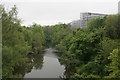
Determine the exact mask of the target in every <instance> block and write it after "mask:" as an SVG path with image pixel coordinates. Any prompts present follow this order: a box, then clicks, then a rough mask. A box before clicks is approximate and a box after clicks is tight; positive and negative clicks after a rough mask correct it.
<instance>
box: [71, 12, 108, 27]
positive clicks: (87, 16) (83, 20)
mask: <svg viewBox="0 0 120 80" xmlns="http://www.w3.org/2000/svg"><path fill="white" fill-rule="evenodd" d="M105 16H107V15H106V14H99V13H90V12H85V13H81V14H80V19H79V20H76V21H72V22H71V27H72V28H83V27H87V23H88V21H89V20H91V19H95V18H103V17H105Z"/></svg>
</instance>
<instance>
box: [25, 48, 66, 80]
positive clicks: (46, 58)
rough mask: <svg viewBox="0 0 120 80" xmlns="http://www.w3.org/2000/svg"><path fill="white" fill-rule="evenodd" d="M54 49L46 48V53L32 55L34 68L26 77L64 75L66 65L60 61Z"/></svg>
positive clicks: (55, 76)
mask: <svg viewBox="0 0 120 80" xmlns="http://www.w3.org/2000/svg"><path fill="white" fill-rule="evenodd" d="M53 51H54V49H52V48H48V49H45V53H44V54H37V55H32V56H30V58H31V62H32V63H33V68H32V70H31V72H29V73H26V74H25V76H24V78H59V77H60V76H63V75H64V69H65V67H64V66H63V65H61V64H60V63H59V60H58V56H57V55H55V54H54V53H53Z"/></svg>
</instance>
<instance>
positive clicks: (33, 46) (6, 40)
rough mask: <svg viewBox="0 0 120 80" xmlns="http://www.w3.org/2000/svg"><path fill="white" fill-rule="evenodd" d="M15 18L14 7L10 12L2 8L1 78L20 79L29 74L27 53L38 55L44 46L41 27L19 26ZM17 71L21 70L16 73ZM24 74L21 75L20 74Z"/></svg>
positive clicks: (15, 11) (35, 25) (29, 64)
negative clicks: (26, 73)
mask: <svg viewBox="0 0 120 80" xmlns="http://www.w3.org/2000/svg"><path fill="white" fill-rule="evenodd" d="M20 24H21V21H20V19H18V18H17V10H16V6H14V7H13V8H12V9H11V10H10V11H5V9H4V8H2V39H3V41H2V45H3V46H2V54H3V56H2V57H3V58H2V59H3V60H2V61H3V68H2V70H3V74H2V76H3V78H21V77H23V76H24V74H25V72H29V67H30V66H31V65H32V64H31V62H30V61H29V59H28V57H27V55H28V53H31V54H35V53H39V52H40V51H41V50H42V49H43V45H44V43H45V42H44V39H45V38H44V33H43V30H42V27H41V26H40V25H37V24H33V25H32V26H31V27H29V28H28V27H24V26H21V25H20ZM18 70H22V71H23V72H22V71H20V72H18ZM21 72H22V73H24V74H23V75H22V74H21Z"/></svg>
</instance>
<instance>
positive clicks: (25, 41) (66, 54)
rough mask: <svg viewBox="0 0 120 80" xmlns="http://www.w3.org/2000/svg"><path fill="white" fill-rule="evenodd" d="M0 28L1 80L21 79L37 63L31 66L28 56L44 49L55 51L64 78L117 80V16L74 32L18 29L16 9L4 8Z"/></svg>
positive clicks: (119, 24)
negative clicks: (62, 68) (48, 48)
mask: <svg viewBox="0 0 120 80" xmlns="http://www.w3.org/2000/svg"><path fill="white" fill-rule="evenodd" d="M2 28H3V29H2V38H3V42H2V44H3V45H2V53H3V75H2V76H3V78H21V77H23V76H24V74H25V73H26V72H29V71H30V69H31V67H32V65H33V64H36V63H37V61H38V60H35V62H36V63H32V62H30V61H29V58H32V57H28V53H29V54H36V53H40V52H41V51H42V49H43V48H44V47H45V46H48V47H49V46H53V47H55V48H56V49H57V50H58V52H59V53H58V54H60V59H59V61H60V62H61V64H64V65H65V68H66V72H65V75H66V77H67V78H71V79H72V80H76V79H78V78H120V15H109V16H106V17H104V18H97V19H92V20H90V21H89V22H88V27H86V28H79V29H77V30H72V29H71V28H70V25H69V24H57V25H54V26H46V27H42V26H40V25H38V24H33V25H31V26H30V27H26V26H21V20H20V19H18V18H17V10H16V7H13V8H12V9H11V10H10V11H5V9H4V7H3V8H2ZM34 57H37V56H34ZM38 58H40V59H41V61H42V60H43V59H42V57H38ZM41 66H42V65H41V64H40V65H36V68H41ZM18 69H20V70H22V71H23V72H21V71H20V72H18V71H17V70H18ZM21 73H24V74H23V75H21Z"/></svg>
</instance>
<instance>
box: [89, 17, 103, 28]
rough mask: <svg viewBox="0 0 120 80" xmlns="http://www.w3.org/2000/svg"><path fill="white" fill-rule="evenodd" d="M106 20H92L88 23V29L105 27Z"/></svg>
mask: <svg viewBox="0 0 120 80" xmlns="http://www.w3.org/2000/svg"><path fill="white" fill-rule="evenodd" d="M104 20H105V18H96V19H91V20H90V21H89V22H88V27H89V28H92V29H94V28H100V27H103V24H104Z"/></svg>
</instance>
